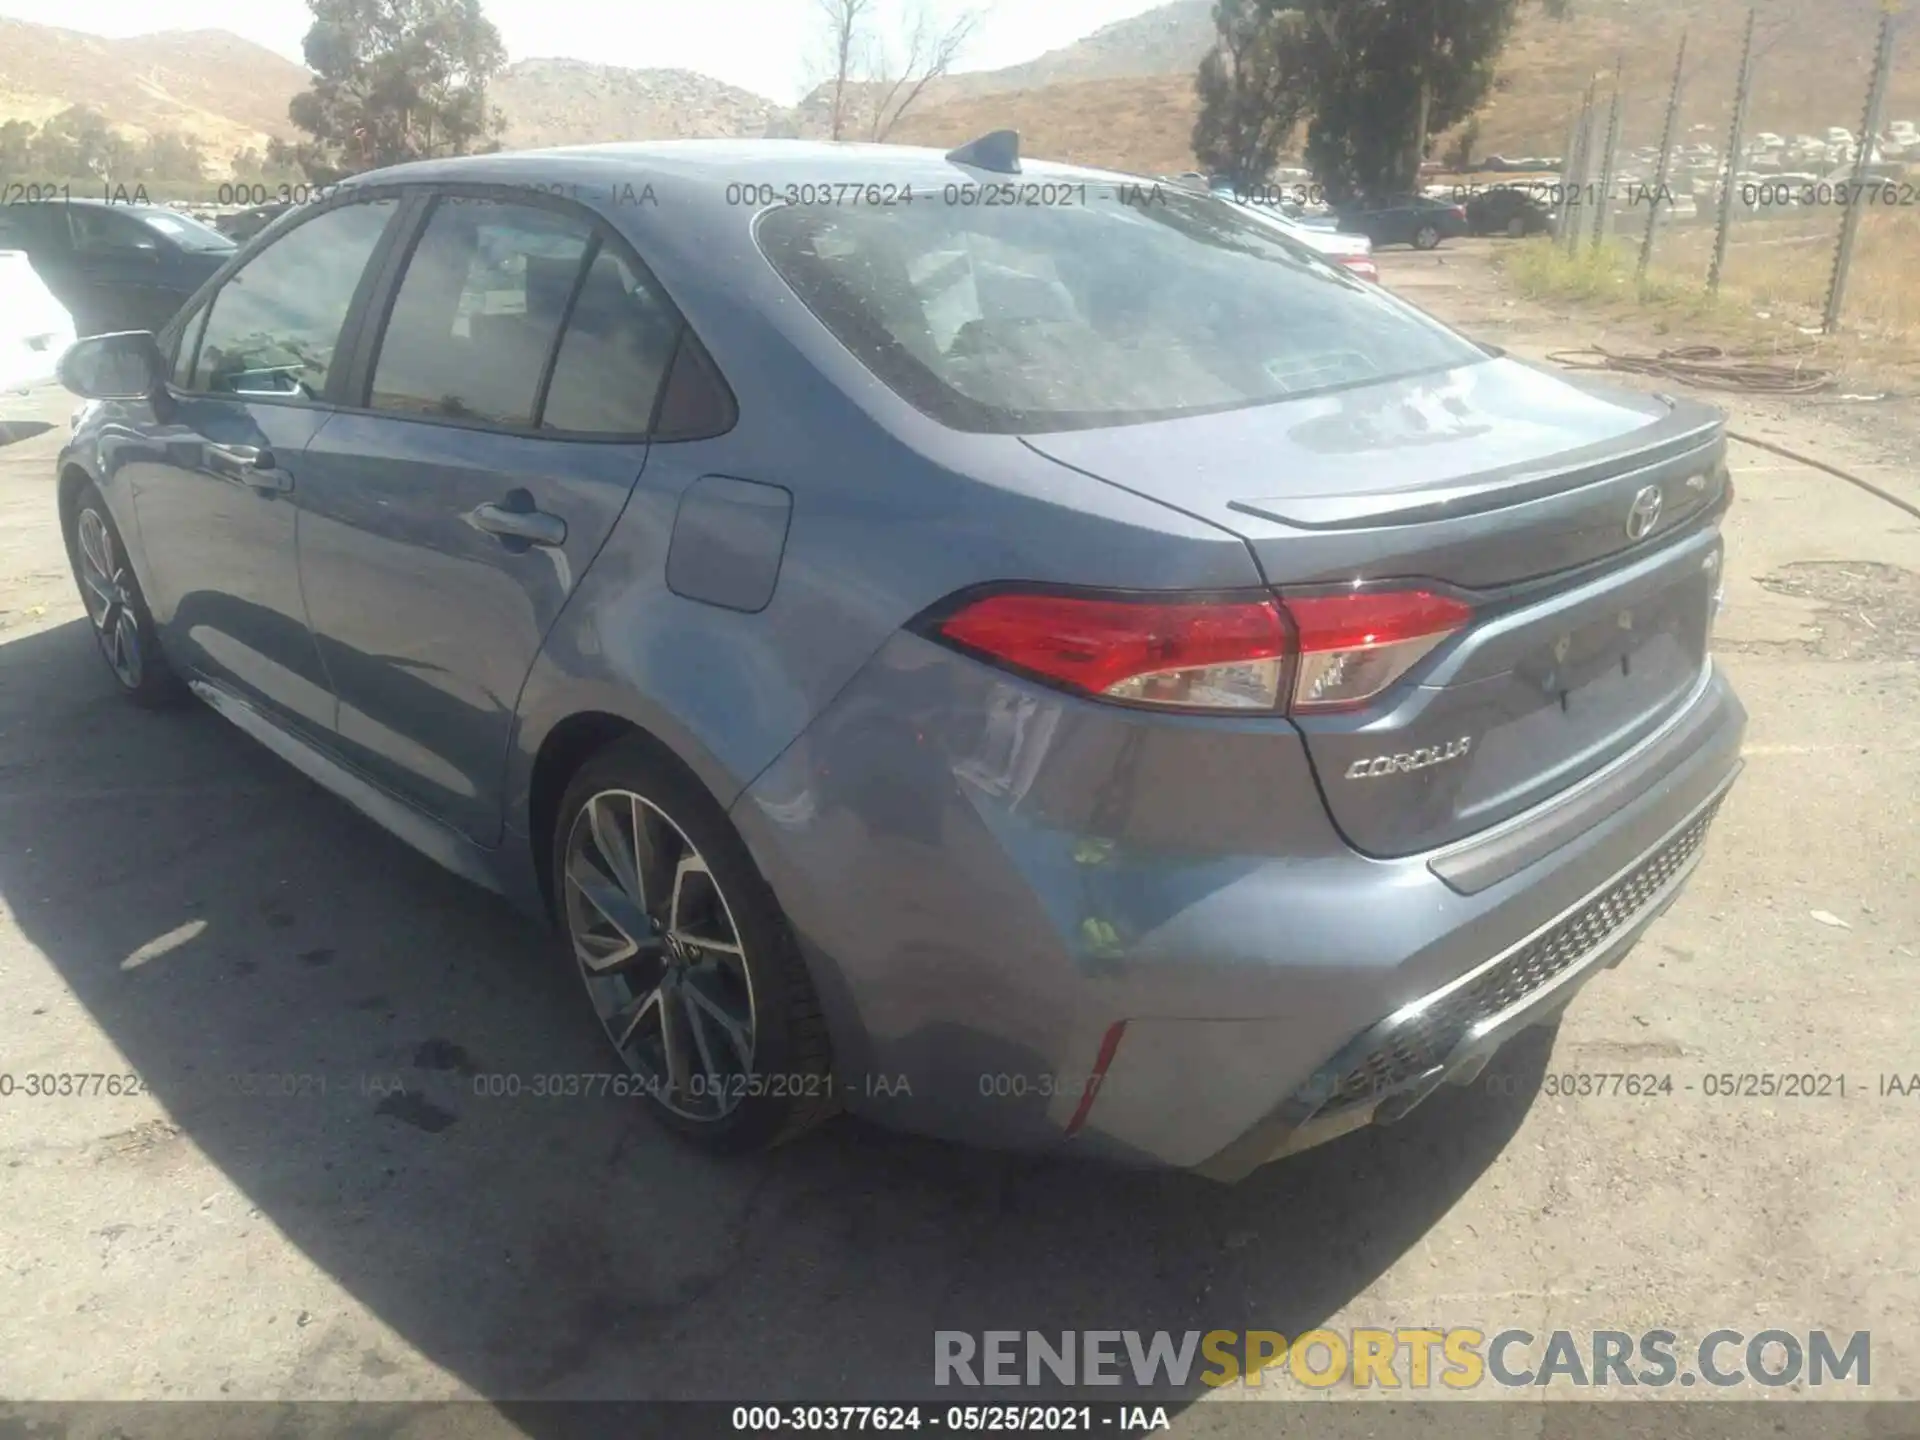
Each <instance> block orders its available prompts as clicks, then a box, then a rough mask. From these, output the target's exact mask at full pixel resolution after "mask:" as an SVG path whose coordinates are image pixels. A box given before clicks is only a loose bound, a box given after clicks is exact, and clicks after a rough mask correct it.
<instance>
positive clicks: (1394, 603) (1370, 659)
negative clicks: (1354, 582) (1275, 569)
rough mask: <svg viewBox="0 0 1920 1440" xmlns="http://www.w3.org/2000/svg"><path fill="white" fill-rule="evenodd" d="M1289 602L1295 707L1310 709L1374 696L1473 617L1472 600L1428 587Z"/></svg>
mask: <svg viewBox="0 0 1920 1440" xmlns="http://www.w3.org/2000/svg"><path fill="white" fill-rule="evenodd" d="M1286 605H1287V613H1288V614H1289V615H1291V616H1292V617H1293V621H1294V624H1295V626H1296V627H1297V628H1298V630H1299V646H1300V669H1299V673H1298V674H1297V675H1296V676H1295V677H1294V683H1293V708H1294V709H1295V710H1296V711H1307V712H1312V711H1316V710H1335V709H1341V708H1343V707H1346V706H1351V705H1358V704H1360V703H1362V702H1363V701H1366V700H1371V699H1372V698H1373V697H1374V696H1375V695H1378V694H1379V693H1380V692H1381V691H1382V690H1385V689H1386V688H1387V687H1388V686H1389V685H1391V684H1393V682H1394V681H1396V680H1398V679H1399V678H1400V677H1401V676H1402V675H1404V674H1406V673H1407V671H1408V670H1409V669H1411V668H1412V667H1413V666H1414V665H1415V664H1416V663H1418V661H1419V660H1420V659H1421V658H1422V657H1423V656H1425V655H1426V654H1427V653H1428V652H1429V651H1431V650H1432V649H1433V648H1434V646H1436V645H1438V644H1439V643H1440V642H1441V641H1442V640H1445V639H1446V638H1447V637H1448V636H1449V635H1452V634H1454V633H1455V632H1456V631H1459V630H1461V629H1464V628H1465V627H1466V625H1467V624H1468V622H1469V621H1471V620H1472V619H1473V609H1472V607H1471V606H1468V605H1466V604H1463V603H1462V602H1461V601H1458V600H1454V599H1450V598H1449V597H1447V596H1445V595H1435V594H1433V593H1432V592H1431V591H1428V590H1372V591H1367V590H1355V591H1351V592H1349V593H1347V594H1344V595H1297V596H1292V597H1289V598H1288V600H1287V602H1286Z"/></svg>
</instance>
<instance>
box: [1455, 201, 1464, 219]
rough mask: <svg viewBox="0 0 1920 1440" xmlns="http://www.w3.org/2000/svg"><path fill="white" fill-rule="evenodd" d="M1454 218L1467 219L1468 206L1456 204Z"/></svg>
mask: <svg viewBox="0 0 1920 1440" xmlns="http://www.w3.org/2000/svg"><path fill="white" fill-rule="evenodd" d="M1453 218H1454V219H1456V220H1464V219H1466V218H1467V207H1466V206H1464V205H1456V206H1454V207H1453Z"/></svg>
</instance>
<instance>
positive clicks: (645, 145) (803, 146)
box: [347, 140, 1150, 185]
mask: <svg viewBox="0 0 1920 1440" xmlns="http://www.w3.org/2000/svg"><path fill="white" fill-rule="evenodd" d="M947 154H948V152H946V151H944V150H935V149H929V148H926V147H923V146H917V145H879V144H871V145H870V144H864V143H855V142H847V141H823V140H645V141H615V142H611V143H607V144H599V145H563V146H556V147H554V148H552V149H546V150H513V151H505V152H501V153H497V154H492V155H464V156H457V157H449V158H446V159H439V160H416V161H413V162H411V163H409V164H405V165H395V166H390V167H388V168H387V169H384V170H374V171H370V172H368V173H367V174H364V175H356V176H354V177H353V179H352V180H351V181H350V182H347V183H351V184H356V185H358V184H423V183H440V184H450V183H459V182H471V183H476V184H485V183H489V182H494V183H506V184H511V183H514V182H516V181H525V180H529V179H533V178H536V177H537V178H538V179H540V180H543V181H556V180H557V181H568V180H572V181H575V182H578V183H582V184H586V183H593V184H606V183H635V184H637V183H639V182H641V181H643V180H660V181H669V180H684V181H693V182H698V181H709V180H711V181H719V182H721V183H722V184H726V183H732V182H736V181H744V182H752V183H762V182H766V183H774V182H778V183H781V184H787V183H810V182H811V183H822V184H866V183H875V184H885V183H892V184H908V185H920V184H948V183H953V182H964V181H968V180H973V181H977V182H984V183H997V182H1001V181H1015V182H1017V181H1020V180H1028V179H1033V178H1035V177H1036V176H1039V177H1044V178H1047V179H1053V180H1061V179H1079V180H1085V181H1087V182H1088V183H1094V182H1102V183H1105V182H1111V181H1115V180H1126V181H1142V180H1147V179H1150V177H1145V176H1138V175H1129V174H1123V173H1120V172H1117V171H1109V170H1096V169H1091V168H1089V167H1086V166H1080V165H1068V164H1064V163H1061V162H1056V161H1048V160H1034V159H1029V158H1026V157H1022V158H1021V161H1020V167H1021V168H1020V172H1019V173H1018V174H1012V175H1007V174H999V173H996V172H992V171H987V170H982V169H978V168H974V167H970V166H963V165H957V164H955V163H954V162H953V161H952V160H949V159H948V158H947Z"/></svg>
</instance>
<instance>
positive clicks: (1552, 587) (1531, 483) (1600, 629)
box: [1027, 358, 1730, 856]
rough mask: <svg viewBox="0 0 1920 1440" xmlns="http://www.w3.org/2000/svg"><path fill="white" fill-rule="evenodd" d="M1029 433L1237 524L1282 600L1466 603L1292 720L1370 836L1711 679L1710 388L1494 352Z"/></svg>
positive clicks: (1135, 485) (1606, 744) (1589, 744)
mask: <svg viewBox="0 0 1920 1440" xmlns="http://www.w3.org/2000/svg"><path fill="white" fill-rule="evenodd" d="M1027 443H1028V444H1029V445H1031V446H1032V447H1033V448H1034V449H1035V450H1037V451H1039V452H1040V453H1041V454H1044V455H1046V456H1048V457H1049V458H1051V459H1053V460H1056V461H1058V462H1059V463H1061V464H1064V465H1069V466H1071V467H1073V468H1074V469H1076V470H1081V471H1084V472H1086V473H1088V474H1091V475H1095V476H1098V477H1100V478H1102V479H1104V480H1107V481H1109V482H1110V483H1112V484H1115V485H1119V486H1121V487H1123V488H1125V489H1128V490H1132V491H1134V492H1136V493H1139V494H1142V495H1146V496H1149V497H1151V498H1153V499H1156V500H1159V501H1161V502H1163V503H1165V504H1168V505H1171V506H1173V507H1174V508H1176V509H1179V510H1182V511H1184V512H1186V513H1188V514H1191V515H1194V516H1197V517H1199V518H1201V519H1204V520H1208V521H1211V522H1212V523H1214V524H1216V525H1219V526H1222V527H1223V528H1225V529H1227V530H1230V531H1232V532H1233V533H1235V534H1237V535H1239V536H1241V537H1242V538H1243V539H1244V540H1245V541H1246V542H1247V544H1248V546H1249V548H1250V549H1251V550H1252V552H1253V554H1254V556H1255V558H1256V560H1257V561H1258V562H1259V565H1260V567H1261V570H1262V573H1263V574H1264V575H1265V577H1266V580H1267V582H1268V583H1269V584H1270V585H1272V586H1273V587H1274V588H1275V589H1276V590H1277V591H1278V592H1279V593H1280V594H1281V596H1282V597H1283V598H1284V597H1285V596H1286V595H1288V594H1289V593H1299V592H1312V591H1315V590H1322V589H1325V588H1327V587H1342V588H1344V587H1349V586H1352V585H1355V584H1388V583H1400V584H1417V585H1424V586H1425V587H1427V588H1430V589H1435V590H1438V591H1442V592H1444V593H1448V594H1452V595H1455V596H1457V597H1458V598H1462V599H1465V600H1467V601H1469V602H1470V603H1471V604H1472V605H1473V606H1474V611H1475V619H1474V622H1473V623H1472V624H1471V625H1470V626H1469V627H1468V628H1467V629H1466V630H1464V631H1463V632H1461V633H1459V634H1456V635H1454V636H1453V637H1452V638H1450V639H1449V640H1448V641H1446V642H1445V643H1444V644H1442V645H1440V646H1439V647H1438V648H1437V649H1436V650H1434V651H1433V652H1432V653H1431V654H1430V655H1428V656H1426V657H1425V658H1424V659H1423V660H1422V661H1421V662H1420V663H1419V664H1418V665H1417V666H1415V668H1414V669H1413V670H1412V671H1411V672H1410V673H1409V674H1408V675H1406V676H1404V677H1402V678H1401V679H1400V681H1398V682H1397V683H1396V684H1394V685H1393V686H1391V687H1389V689H1388V690H1387V691H1386V692H1385V693H1384V694H1382V695H1380V696H1379V697H1377V698H1376V699H1375V700H1374V701H1372V702H1370V703H1369V704H1368V705H1367V706H1365V707H1364V708H1361V709H1358V710H1354V711H1346V712H1339V713H1336V714H1327V715H1318V716H1312V717H1300V718H1297V719H1296V720H1295V721H1294V723H1295V724H1296V725H1297V726H1298V727H1299V729H1300V730H1301V732H1302V733H1303V734H1304V735H1305V737H1306V743H1307V748H1308V751H1309V753H1310V755H1311V757H1312V762H1313V765H1314V769H1315V772H1316V775H1317V777H1318V779H1319V782H1320V786H1321V790H1322V792H1323V794H1324V795H1325V797H1326V800H1327V805H1328V808H1329V810H1330V811H1331V813H1332V815H1333V818H1334V820H1335V822H1336V824H1338V825H1339V826H1340V828H1341V830H1342V831H1343V833H1344V834H1345V835H1346V837H1347V839H1348V841H1349V842H1350V843H1351V844H1352V845H1353V846H1354V847H1355V848H1356V849H1359V850H1361V851H1363V852H1365V853H1368V854H1372V855H1379V856H1402V855H1408V854H1414V853H1418V852H1421V851H1424V850H1429V849H1433V848H1436V847H1439V846H1444V845H1447V844H1451V843H1453V842H1455V841H1457V840H1460V839H1463V838H1465V837H1467V836H1469V835H1472V834H1474V833H1476V832H1477V831H1480V830H1483V829H1485V828H1486V827H1488V826H1491V825H1494V824H1497V823H1499V822H1500V821H1502V820H1504V819H1507V818H1509V817H1510V816H1513V815H1516V814H1518V813H1520V812H1521V811H1524V810H1526V809H1528V808H1530V807H1532V806H1533V805H1536V804H1538V803H1540V802H1541V801H1543V800H1546V799H1549V798H1551V797H1552V796H1553V795H1555V794H1557V793H1558V792H1560V791H1561V790H1564V789H1566V788H1567V787H1569V786H1571V785H1574V784H1576V783H1578V782H1579V781H1580V780H1581V779H1583V778H1584V777H1586V776H1588V775H1590V774H1592V773H1593V772H1595V771H1596V770H1599V769H1601V768H1603V767H1604V766H1605V765H1606V764H1607V763H1608V762H1609V761H1611V760H1613V759H1614V758H1616V757H1617V756H1619V755H1620V754H1622V753H1623V752H1624V751H1626V750H1628V749H1630V748H1632V747H1633V746H1634V745H1635V744H1637V743H1639V742H1640V741H1641V740H1643V739H1645V738H1646V737H1647V736H1648V735H1650V734H1652V733H1653V732H1654V731H1655V730H1657V729H1658V728H1660V726H1661V725H1662V724H1663V723H1664V722H1665V721H1666V720H1668V719H1669V718H1671V717H1672V716H1673V715H1674V714H1675V713H1676V712H1677V711H1679V710H1680V709H1682V708H1683V707H1684V706H1685V704H1686V702H1687V699H1688V697H1689V696H1690V695H1691V694H1692V693H1693V691H1694V689H1695V688H1696V686H1697V685H1698V684H1700V683H1701V681H1702V678H1703V674H1704V669H1705V666H1706V658H1707V644H1708V636H1709V631H1710V629H1711V624H1712V614H1713V607H1714V597H1715V595H1716V594H1717V592H1718V588H1719V572H1720V558H1721V545H1720V539H1719V535H1718V527H1717V525H1716V524H1715V523H1714V519H1715V517H1716V516H1717V515H1718V513H1719V511H1720V509H1721V508H1722V507H1723V506H1724V504H1725V503H1726V500H1727V498H1728V495H1729V493H1730V492H1729V489H1728V482H1727V478H1726V472H1725V466H1724V451H1725V440H1724V437H1723V434H1722V428H1721V420H1720V417H1719V415H1718V413H1717V412H1715V411H1713V410H1711V409H1709V408H1708V407H1706V406H1702V405H1698V404H1694V403H1691V402H1686V401H1676V400H1670V399H1668V398H1666V397H1654V396H1645V395H1638V394H1634V393H1631V392H1625V391H1618V392H1616V391H1611V390H1609V389H1607V388H1605V387H1599V386H1589V385H1576V384H1573V383H1569V382H1568V381H1567V380H1565V379H1562V378H1560V377H1558V376H1553V375H1549V374H1546V373H1544V372H1542V371H1539V370H1535V369H1533V368H1532V367H1530V366H1526V365H1523V364H1520V363H1518V362H1516V361H1512V360H1507V359H1503V358H1502V359H1494V360H1490V361H1488V362H1487V363H1485V364H1479V365H1471V366H1466V367H1463V368H1460V369H1455V370H1449V371H1445V372H1441V373H1438V374H1430V375H1425V376H1419V377H1413V378H1410V379H1403V380H1397V381H1391V382H1387V383H1385V384H1379V385H1370V386H1365V387H1359V388H1352V389H1346V390H1342V391H1338V392H1335V393H1331V394H1324V395H1317V396H1305V397H1302V398H1301V399H1298V400H1291V401H1284V402H1281V403H1278V404H1273V405H1265V406H1259V407H1255V408H1250V409H1244V410H1236V411H1231V412H1226V413H1223V414H1216V415H1209V416H1198V417H1191V418H1186V419H1181V420H1173V421H1166V422H1158V423H1151V424H1144V425H1132V426H1120V427H1113V428H1109V429H1102V430H1084V431H1073V432H1063V433H1054V434H1043V435H1034V436H1030V437H1028V439H1027ZM1653 496H1657V497H1658V502H1657V505H1656V504H1655V502H1654V500H1653V499H1652V498H1651V497H1653ZM1650 512H1651V513H1650ZM1649 522H1650V523H1649Z"/></svg>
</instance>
